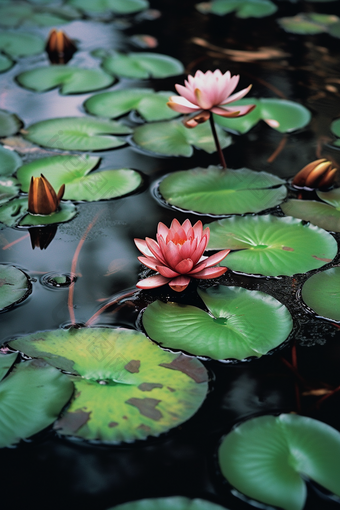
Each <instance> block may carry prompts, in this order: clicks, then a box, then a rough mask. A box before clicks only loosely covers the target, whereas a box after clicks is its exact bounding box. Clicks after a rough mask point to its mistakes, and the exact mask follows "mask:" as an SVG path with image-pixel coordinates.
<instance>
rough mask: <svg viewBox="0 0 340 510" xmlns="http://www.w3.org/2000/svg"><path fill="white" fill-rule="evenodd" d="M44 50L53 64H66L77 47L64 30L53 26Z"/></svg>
mask: <svg viewBox="0 0 340 510" xmlns="http://www.w3.org/2000/svg"><path fill="white" fill-rule="evenodd" d="M46 51H47V53H48V56H49V59H50V61H51V62H52V63H53V64H66V63H67V62H68V61H69V60H71V58H72V56H73V54H74V53H75V52H76V51H77V47H76V45H75V44H74V42H73V41H72V40H71V39H70V38H69V37H68V36H67V35H66V34H65V32H63V31H62V30H56V29H55V28H53V29H52V30H51V32H50V34H49V36H48V39H47V43H46Z"/></svg>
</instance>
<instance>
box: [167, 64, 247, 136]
mask: <svg viewBox="0 0 340 510" xmlns="http://www.w3.org/2000/svg"><path fill="white" fill-rule="evenodd" d="M239 79H240V77H239V75H235V76H231V74H230V71H227V72H226V73H224V74H222V73H221V71H220V70H219V69H217V70H216V71H214V72H212V71H207V72H206V73H203V72H202V71H197V72H196V74H195V76H188V80H185V82H184V83H185V86H183V85H178V84H177V85H175V87H176V90H177V92H178V93H179V94H180V95H179V96H171V97H170V99H169V102H168V103H167V105H168V106H169V107H170V108H172V110H175V111H176V112H178V113H184V114H189V116H188V117H187V118H186V120H185V121H184V124H185V126H186V127H196V126H197V124H201V123H202V122H205V121H206V120H208V119H209V118H210V114H211V113H216V115H221V116H222V117H241V116H243V115H246V114H247V113H249V112H251V111H252V110H253V109H254V108H255V106H256V105H254V104H250V105H242V106H229V105H230V103H233V102H234V101H237V100H238V99H241V98H242V97H244V96H245V95H246V94H247V93H248V92H249V90H250V89H251V85H249V87H247V88H246V89H242V90H240V91H239V92H236V94H232V95H230V94H231V93H232V92H233V91H234V90H235V88H236V86H237V84H238V81H239Z"/></svg>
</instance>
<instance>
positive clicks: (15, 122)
mask: <svg viewBox="0 0 340 510" xmlns="http://www.w3.org/2000/svg"><path fill="white" fill-rule="evenodd" d="M21 125H22V122H21V120H20V119H19V117H17V116H16V115H15V114H14V113H10V112H8V111H6V110H0V137H3V136H11V135H15V133H17V132H18V131H19V129H20V127H21Z"/></svg>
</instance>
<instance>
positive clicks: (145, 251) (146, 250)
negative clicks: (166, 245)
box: [134, 239, 152, 257]
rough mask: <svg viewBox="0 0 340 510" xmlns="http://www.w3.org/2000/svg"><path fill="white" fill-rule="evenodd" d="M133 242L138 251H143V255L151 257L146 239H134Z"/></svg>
mask: <svg viewBox="0 0 340 510" xmlns="http://www.w3.org/2000/svg"><path fill="white" fill-rule="evenodd" d="M134 242H135V245H136V246H137V248H138V249H139V251H140V252H142V253H143V255H145V256H146V257H152V253H151V251H150V250H149V248H148V247H147V244H146V241H145V240H144V239H134Z"/></svg>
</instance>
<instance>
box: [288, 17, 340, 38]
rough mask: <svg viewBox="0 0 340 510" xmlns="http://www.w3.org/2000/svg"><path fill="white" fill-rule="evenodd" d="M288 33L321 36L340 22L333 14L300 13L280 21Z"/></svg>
mask: <svg viewBox="0 0 340 510" xmlns="http://www.w3.org/2000/svg"><path fill="white" fill-rule="evenodd" d="M278 22H279V24H280V25H281V27H282V28H283V29H284V30H285V31H286V32H291V33H293V34H320V33H322V32H327V31H328V29H329V28H330V26H331V25H332V24H333V23H337V22H339V18H338V17H337V16H334V15H331V14H317V13H307V14H306V13H303V12H302V13H300V14H297V15H296V16H293V17H290V18H288V17H287V18H280V19H279V20H278Z"/></svg>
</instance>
